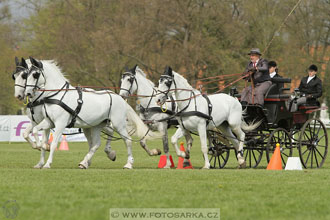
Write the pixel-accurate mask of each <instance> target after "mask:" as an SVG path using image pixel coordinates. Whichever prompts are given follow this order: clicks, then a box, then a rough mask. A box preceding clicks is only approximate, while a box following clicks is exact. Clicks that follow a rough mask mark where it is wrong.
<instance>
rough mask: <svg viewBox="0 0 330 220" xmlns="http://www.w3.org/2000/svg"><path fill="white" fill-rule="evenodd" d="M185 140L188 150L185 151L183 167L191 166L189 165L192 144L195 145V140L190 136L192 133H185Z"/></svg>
mask: <svg viewBox="0 0 330 220" xmlns="http://www.w3.org/2000/svg"><path fill="white" fill-rule="evenodd" d="M184 137H185V139H186V142H187V149H186V151H185V153H186V157H185V158H184V160H183V166H184V167H185V166H189V165H190V163H189V158H190V149H191V147H192V143H193V138H192V136H191V134H190V132H188V131H187V132H185V135H184Z"/></svg>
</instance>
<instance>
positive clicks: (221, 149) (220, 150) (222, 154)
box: [208, 131, 230, 169]
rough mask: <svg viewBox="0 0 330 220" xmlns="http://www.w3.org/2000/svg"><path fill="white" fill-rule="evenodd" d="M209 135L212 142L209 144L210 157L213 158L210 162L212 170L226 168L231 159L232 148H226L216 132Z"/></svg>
mask: <svg viewBox="0 0 330 220" xmlns="http://www.w3.org/2000/svg"><path fill="white" fill-rule="evenodd" d="M208 135H209V141H210V142H211V143H209V144H210V147H209V155H211V158H210V160H209V162H210V165H211V166H210V168H211V169H217V168H218V169H221V168H224V167H225V165H226V164H227V162H228V159H229V152H230V147H229V146H226V145H225V144H224V143H223V141H221V138H219V134H218V133H216V132H214V131H208Z"/></svg>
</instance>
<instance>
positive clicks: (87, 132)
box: [83, 128, 93, 166]
mask: <svg viewBox="0 0 330 220" xmlns="http://www.w3.org/2000/svg"><path fill="white" fill-rule="evenodd" d="M83 132H84V135H85V137H86V139H87V143H88V151H90V150H91V148H92V146H93V143H92V136H91V128H84V129H83ZM91 164H92V161H90V160H89V161H88V166H90V165H91Z"/></svg>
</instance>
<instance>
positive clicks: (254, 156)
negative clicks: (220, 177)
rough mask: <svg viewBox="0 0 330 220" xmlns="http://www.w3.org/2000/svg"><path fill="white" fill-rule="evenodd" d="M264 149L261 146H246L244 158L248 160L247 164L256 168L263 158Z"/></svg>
mask: <svg viewBox="0 0 330 220" xmlns="http://www.w3.org/2000/svg"><path fill="white" fill-rule="evenodd" d="M262 154H263V150H262V149H261V148H259V149H256V148H249V147H246V148H244V154H243V157H244V160H245V162H246V166H247V167H250V168H256V167H257V166H258V165H259V163H260V161H261V159H262Z"/></svg>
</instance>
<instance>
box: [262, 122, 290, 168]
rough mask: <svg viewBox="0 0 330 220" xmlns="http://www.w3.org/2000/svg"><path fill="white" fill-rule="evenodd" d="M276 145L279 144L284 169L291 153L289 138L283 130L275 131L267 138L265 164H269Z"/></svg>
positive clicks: (287, 133)
mask: <svg viewBox="0 0 330 220" xmlns="http://www.w3.org/2000/svg"><path fill="white" fill-rule="evenodd" d="M277 143H279V144H280V149H281V159H282V167H283V168H284V167H285V165H286V161H287V160H288V157H291V156H292V151H293V150H292V149H293V147H292V139H291V136H290V134H289V132H288V131H287V130H285V129H284V128H277V129H275V130H274V131H272V133H271V134H270V136H269V139H268V142H267V147H266V156H267V163H269V161H270V158H271V157H272V155H273V153H274V151H275V148H276V144H277Z"/></svg>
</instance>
